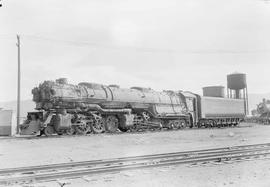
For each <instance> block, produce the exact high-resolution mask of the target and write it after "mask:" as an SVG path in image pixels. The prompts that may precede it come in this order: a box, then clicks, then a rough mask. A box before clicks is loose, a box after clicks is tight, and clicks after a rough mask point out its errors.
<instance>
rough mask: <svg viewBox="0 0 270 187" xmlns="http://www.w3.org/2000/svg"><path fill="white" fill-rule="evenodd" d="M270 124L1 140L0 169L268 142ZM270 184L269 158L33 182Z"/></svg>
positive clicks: (56, 183) (70, 183)
mask: <svg viewBox="0 0 270 187" xmlns="http://www.w3.org/2000/svg"><path fill="white" fill-rule="evenodd" d="M269 134H270V126H264V125H254V124H242V125H241V126H239V127H236V128H224V129H186V130H179V131H163V132H149V133H136V134H117V135H111V134H101V135H90V136H71V137H51V138H34V139H25V138H0V168H8V167H19V166H29V165H39V164H52V163H61V162H73V161H83V160H92V159H103V158H114V157H125V156H136V155H144V154H155V153H166V152H176V151H187V150H197V149H207V148H216V147H225V146H227V147H230V146H237V145H247V144H256V143H270V136H269ZM61 182H63V183H67V184H68V186H270V160H269V159H261V160H250V161H242V162H237V163H235V162H233V163H231V162H225V163H219V164H214V163H207V164H200V165H195V166H194V165H179V166H172V167H162V168H154V169H144V170H133V171H123V172H120V173H112V174H106V175H96V176H85V177H83V178H80V179H73V180H60V181H58V182H55V181H54V182H47V183H40V184H34V186H59V183H61Z"/></svg>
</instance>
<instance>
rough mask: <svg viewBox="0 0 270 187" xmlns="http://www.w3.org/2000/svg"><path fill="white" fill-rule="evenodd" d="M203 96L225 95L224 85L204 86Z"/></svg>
mask: <svg viewBox="0 0 270 187" xmlns="http://www.w3.org/2000/svg"><path fill="white" fill-rule="evenodd" d="M203 96H207V97H224V86H207V87H203Z"/></svg>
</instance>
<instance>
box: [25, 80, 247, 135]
mask: <svg viewBox="0 0 270 187" xmlns="http://www.w3.org/2000/svg"><path fill="white" fill-rule="evenodd" d="M32 94H33V101H34V102H35V103H36V110H37V111H36V112H29V113H28V115H27V119H26V120H25V122H24V123H23V124H22V125H21V126H20V133H21V134H40V135H41V134H45V135H52V134H59V135H62V134H68V135H71V134H88V133H103V132H110V133H115V132H117V131H123V132H126V131H139V130H144V129H181V128H186V127H190V128H192V127H199V128H200V127H221V126H230V125H237V124H238V123H239V122H240V121H241V120H242V119H243V118H244V116H245V110H244V100H242V99H229V98H224V97H223V98H222V97H205V96H200V95H198V94H194V93H192V92H185V91H171V90H165V91H162V92H157V91H154V90H152V89H151V88H142V87H131V88H130V89H126V88H120V87H119V86H117V85H109V86H105V85H102V84H95V83H88V82H82V83H79V84H78V85H73V84H68V83H67V80H66V79H64V78H60V79H57V80H56V81H44V82H43V83H41V84H40V85H39V86H38V87H36V88H34V89H33V90H32Z"/></svg>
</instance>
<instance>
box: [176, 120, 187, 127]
mask: <svg viewBox="0 0 270 187" xmlns="http://www.w3.org/2000/svg"><path fill="white" fill-rule="evenodd" d="M178 124H179V125H178V126H177V128H178V129H180V128H185V127H186V126H187V122H186V120H184V119H181V120H179V121H178Z"/></svg>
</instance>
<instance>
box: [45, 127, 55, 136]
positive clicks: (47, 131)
mask: <svg viewBox="0 0 270 187" xmlns="http://www.w3.org/2000/svg"><path fill="white" fill-rule="evenodd" d="M54 133H55V130H54V128H53V127H52V126H50V125H49V126H47V127H46V128H45V129H44V134H45V135H46V136H50V135H52V134H54Z"/></svg>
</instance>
